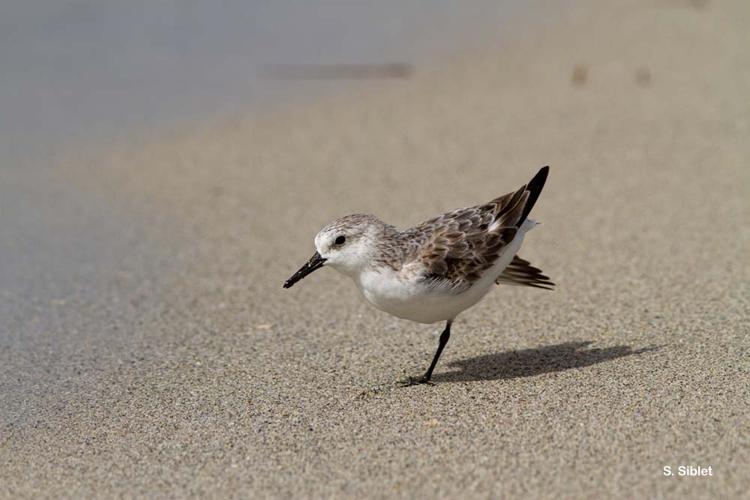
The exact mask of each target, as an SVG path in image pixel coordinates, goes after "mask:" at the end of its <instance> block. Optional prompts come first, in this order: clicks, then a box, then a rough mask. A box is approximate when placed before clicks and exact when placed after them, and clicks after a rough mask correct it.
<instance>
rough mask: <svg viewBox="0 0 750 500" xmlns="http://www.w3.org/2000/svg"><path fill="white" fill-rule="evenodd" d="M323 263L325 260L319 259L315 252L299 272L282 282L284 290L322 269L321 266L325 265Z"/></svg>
mask: <svg viewBox="0 0 750 500" xmlns="http://www.w3.org/2000/svg"><path fill="white" fill-rule="evenodd" d="M325 262H326V260H325V259H324V258H323V257H321V256H320V254H319V253H318V252H315V253H314V254H313V256H312V257H310V260H308V261H307V264H305V265H304V266H302V267H300V268H299V271H297V272H296V273H294V274H293V275H292V277H291V278H289V279H288V280H286V281H285V282H284V288H291V287H292V285H294V284H295V283H297V282H298V281H299V280H301V279H302V278H304V277H305V276H307V275H308V274H310V273H311V272H313V271H315V270H316V269H320V268H321V267H323V264H325Z"/></svg>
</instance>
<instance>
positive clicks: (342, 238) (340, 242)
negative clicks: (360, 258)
mask: <svg viewBox="0 0 750 500" xmlns="http://www.w3.org/2000/svg"><path fill="white" fill-rule="evenodd" d="M334 243H335V244H337V245H343V244H344V243H346V236H344V235H343V234H342V235H341V236H338V237H337V238H336V241H334Z"/></svg>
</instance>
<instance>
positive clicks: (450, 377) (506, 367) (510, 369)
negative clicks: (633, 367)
mask: <svg viewBox="0 0 750 500" xmlns="http://www.w3.org/2000/svg"><path fill="white" fill-rule="evenodd" d="M591 343H592V342H591V341H578V342H563V343H562V344H554V345H548V346H542V347H535V348H533V349H522V350H517V351H504V352H498V353H494V354H485V355H483V356H475V357H471V358H465V359H460V360H458V361H453V362H451V363H448V366H449V367H451V368H457V370H453V371H448V372H441V373H436V374H435V375H433V377H432V380H433V381H434V382H473V381H480V380H504V379H512V378H518V377H533V376H535V375H541V374H544V373H551V372H559V371H563V370H569V369H571V368H583V367H585V366H591V365H595V364H597V363H603V362H605V361H610V360H613V359H617V358H622V357H625V356H632V355H638V354H643V353H646V352H650V351H655V350H658V349H660V346H656V347H644V348H641V349H633V348H632V347H630V346H625V345H618V346H613V347H604V348H601V349H586V347H588V346H589V345H590V344H591Z"/></svg>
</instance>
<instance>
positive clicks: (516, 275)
mask: <svg viewBox="0 0 750 500" xmlns="http://www.w3.org/2000/svg"><path fill="white" fill-rule="evenodd" d="M495 283H497V284H498V285H516V286H530V287H534V288H543V289H545V290H552V289H553V287H554V286H555V284H554V283H553V282H552V281H551V280H550V279H549V276H547V275H545V274H544V271H542V270H541V269H539V268H538V267H535V266H532V265H531V263H530V262H529V261H528V260H525V259H522V258H521V257H519V256H518V255H516V256H515V257H513V261H512V262H511V263H510V264H508V267H506V268H505V270H504V271H503V273H502V274H501V275H500V276H498V278H497V279H496V280H495Z"/></svg>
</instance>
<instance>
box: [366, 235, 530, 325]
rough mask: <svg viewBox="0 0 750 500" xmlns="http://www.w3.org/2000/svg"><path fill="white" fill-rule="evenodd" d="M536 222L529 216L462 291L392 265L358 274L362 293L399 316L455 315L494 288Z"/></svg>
mask: <svg viewBox="0 0 750 500" xmlns="http://www.w3.org/2000/svg"><path fill="white" fill-rule="evenodd" d="M534 225H535V223H533V222H532V221H529V220H527V221H526V223H524V224H523V227H522V228H521V230H520V231H519V232H518V234H516V237H515V238H513V241H512V242H511V243H510V244H509V245H508V246H507V247H506V248H505V249H504V250H503V252H502V253H501V254H500V256H499V257H498V259H497V261H495V264H494V265H493V266H492V267H491V268H490V269H488V270H487V271H485V273H484V274H483V275H482V278H481V279H480V280H478V281H476V282H475V283H474V284H473V285H472V286H471V287H470V288H468V289H465V290H463V291H461V292H457V291H455V290H452V289H445V288H442V289H441V288H435V287H430V286H427V285H425V284H424V283H422V282H420V281H418V279H417V278H418V275H417V274H414V273H410V272H408V271H405V270H402V271H400V272H398V271H394V270H393V269H390V268H388V267H381V268H378V269H367V270H365V271H363V272H362V273H360V274H359V275H358V276H356V277H355V278H354V281H355V283H357V286H358V287H359V289H360V291H361V292H362V295H363V296H364V297H365V299H366V300H367V301H368V302H369V303H371V304H372V305H373V306H375V307H377V308H378V309H380V310H381V311H385V312H387V313H389V314H392V315H393V316H397V317H399V318H404V319H408V320H411V321H416V322H418V323H436V322H438V321H446V320H449V319H454V318H455V317H456V316H458V314H459V313H461V312H462V311H464V310H466V309H468V308H470V307H471V306H473V305H474V304H476V303H477V302H479V301H480V300H481V299H482V297H484V296H485V295H486V294H487V292H488V291H489V290H490V289H491V288H493V286H494V284H495V279H497V277H498V276H500V274H501V273H502V272H503V270H504V269H505V268H506V267H507V266H508V264H510V262H511V261H512V260H513V257H514V256H515V255H516V253H518V250H519V249H520V248H521V243H523V237H524V233H526V231H528V230H529V229H531V228H532V227H534Z"/></svg>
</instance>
